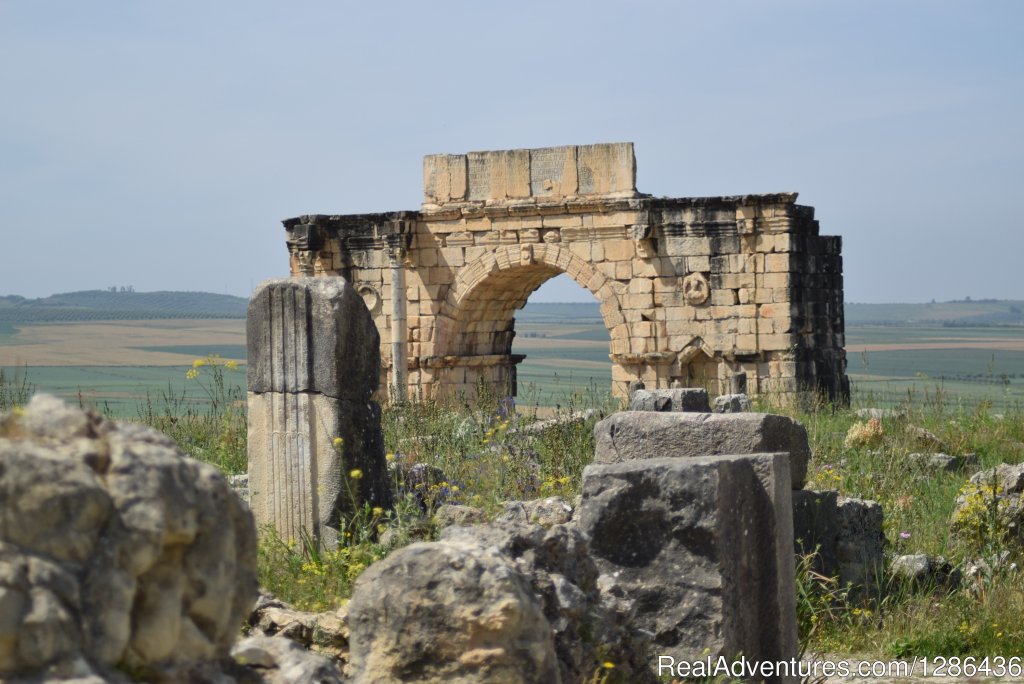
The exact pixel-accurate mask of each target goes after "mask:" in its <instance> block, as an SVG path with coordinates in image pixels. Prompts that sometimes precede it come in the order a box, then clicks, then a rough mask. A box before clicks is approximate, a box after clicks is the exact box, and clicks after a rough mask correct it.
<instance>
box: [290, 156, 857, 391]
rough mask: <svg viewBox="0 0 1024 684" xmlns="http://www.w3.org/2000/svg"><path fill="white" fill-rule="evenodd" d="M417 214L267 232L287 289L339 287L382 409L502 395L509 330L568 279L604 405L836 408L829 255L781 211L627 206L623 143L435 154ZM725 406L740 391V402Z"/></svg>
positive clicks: (645, 202)
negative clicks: (605, 352) (648, 395)
mask: <svg viewBox="0 0 1024 684" xmlns="http://www.w3.org/2000/svg"><path fill="white" fill-rule="evenodd" d="M423 178H424V198H423V205H422V206H421V207H420V209H419V211H396V212H387V213H379V214H358V215H323V214H317V215H307V216H299V217H297V218H291V219H288V220H286V221H284V226H285V228H286V230H287V243H288V250H289V254H290V259H291V272H292V274H293V275H306V276H321V275H340V276H343V277H344V278H345V279H346V280H348V281H349V282H351V283H352V285H353V287H355V289H356V290H357V291H358V293H359V295H360V296H361V297H362V299H363V301H364V302H365V303H366V306H367V307H368V308H369V310H370V312H371V313H372V315H373V320H374V322H375V323H376V325H377V329H378V330H379V331H380V349H381V352H382V356H383V359H384V364H383V368H382V372H381V386H382V387H390V388H391V391H392V392H394V393H395V394H397V395H398V396H399V397H404V396H413V397H420V398H431V397H443V396H451V395H453V394H457V393H460V392H464V393H465V394H467V395H469V396H471V395H473V394H474V392H475V391H476V389H477V387H478V386H479V385H481V384H483V385H486V386H489V387H490V388H492V389H493V390H494V391H495V392H498V393H508V392H511V393H514V392H515V381H516V364H517V363H519V362H520V361H521V360H522V357H521V356H517V355H514V354H512V340H513V337H514V335H515V330H514V324H515V320H514V315H515V312H516V310H517V309H519V308H520V307H522V306H523V305H524V304H525V302H526V299H527V297H529V295H530V294H531V293H532V292H533V291H534V290H536V289H537V288H538V287H539V286H540V285H541V284H542V283H544V282H545V281H546V280H548V279H550V278H552V277H554V276H556V275H558V274H560V273H567V274H568V275H569V276H570V277H571V278H572V279H573V280H575V281H576V282H577V283H579V284H580V285H581V286H582V287H584V288H586V289H587V290H588V291H589V292H590V293H591V294H593V295H594V297H595V298H596V299H597V300H598V301H599V302H600V303H601V315H602V317H603V319H604V323H605V326H606V327H607V329H608V332H609V335H610V338H611V343H610V349H609V351H610V358H611V362H612V380H613V388H612V389H613V391H614V392H615V393H616V394H619V395H625V394H626V392H627V388H628V386H629V384H630V382H637V381H642V382H643V383H644V384H645V386H646V387H647V388H649V389H656V388H667V387H673V386H683V387H693V386H703V387H706V388H707V389H709V390H710V391H711V392H712V394H722V393H725V392H727V391H729V387H730V384H731V382H733V380H732V379H733V378H734V377H735V376H736V375H737V374H739V375H742V376H744V380H745V386H746V388H748V390H749V392H750V393H751V394H760V393H772V394H775V395H778V396H780V397H783V398H794V397H797V396H798V395H800V393H802V392H813V393H818V394H821V395H824V396H826V397H828V398H829V399H838V400H843V399H845V398H846V397H847V396H848V394H849V382H848V380H847V377H846V374H845V370H846V358H845V352H844V350H843V345H844V339H843V336H844V328H843V287H842V258H841V256H840V245H841V243H840V238H839V237H832V236H823V235H819V232H818V222H817V221H816V220H815V218H814V209H813V208H812V207H808V206H801V205H798V204H796V194H795V193H781V194H766V195H744V196H731V197H699V198H675V199H669V198H657V197H651V196H650V195H645V194H642V193H640V192H637V189H636V160H635V158H634V155H633V145H632V144H631V143H619V144H603V145H579V146H566V147H552V148H544V149H533V150H505V151H496V152H470V153H468V154H454V155H452V154H439V155H432V156H428V157H426V158H425V159H424V162H423ZM741 391H742V390H741Z"/></svg>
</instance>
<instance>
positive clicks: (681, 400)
mask: <svg viewBox="0 0 1024 684" xmlns="http://www.w3.org/2000/svg"><path fill="white" fill-rule="evenodd" d="M629 410H630V411H661V412H665V413H672V412H689V413H711V404H710V403H708V391H707V390H706V389H703V388H701V387H684V388H679V389H653V390H648V389H641V390H636V391H635V392H633V394H632V395H631V396H630V397H629Z"/></svg>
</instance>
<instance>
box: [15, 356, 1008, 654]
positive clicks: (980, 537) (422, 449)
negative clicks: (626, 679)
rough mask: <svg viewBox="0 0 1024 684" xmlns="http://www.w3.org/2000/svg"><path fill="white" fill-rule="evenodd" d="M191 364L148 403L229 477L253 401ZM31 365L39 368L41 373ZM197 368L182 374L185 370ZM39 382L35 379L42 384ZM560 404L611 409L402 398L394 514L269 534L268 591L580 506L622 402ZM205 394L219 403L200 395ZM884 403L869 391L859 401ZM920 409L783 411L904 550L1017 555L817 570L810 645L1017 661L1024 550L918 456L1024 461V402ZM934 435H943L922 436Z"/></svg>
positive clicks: (347, 585)
mask: <svg viewBox="0 0 1024 684" xmlns="http://www.w3.org/2000/svg"><path fill="white" fill-rule="evenodd" d="M197 363H198V364H199V365H197V366H195V367H189V370H190V371H195V374H194V377H192V378H190V379H184V380H183V382H184V383H185V385H186V386H188V385H191V386H192V387H193V395H192V396H191V397H189V398H185V397H183V396H182V395H181V393H180V392H179V391H177V390H174V391H171V390H169V391H167V392H162V393H159V394H157V395H155V396H153V397H152V398H150V399H148V401H147V402H146V403H145V409H144V410H141V411H139V415H138V416H137V417H138V419H141V420H142V421H144V422H147V423H149V424H151V425H153V426H154V427H157V428H158V429H161V430H163V431H165V432H167V433H168V434H170V435H171V436H172V437H173V438H174V439H176V440H177V441H178V442H179V444H181V445H182V447H183V449H185V450H186V451H187V452H188V453H190V454H191V455H193V456H195V457H196V458H200V459H202V460H205V461H209V462H211V463H214V464H215V465H217V466H218V467H219V468H221V469H222V470H224V471H225V472H228V473H233V472H242V471H244V469H245V420H244V401H243V399H244V396H243V395H242V394H240V393H239V389H238V387H239V386H238V385H236V384H234V382H233V381H234V380H236V379H238V375H236V371H235V370H233V369H232V367H231V366H229V362H227V361H223V360H221V359H219V358H218V357H215V356H214V357H207V358H206V359H202V360H200V362H197ZM29 372H32V373H34V372H35V369H30V370H29ZM177 372H178V373H180V374H182V376H184V371H183V370H182V369H180V368H179V369H178V370H177ZM33 381H34V380H33ZM31 391H32V384H31V383H29V381H28V377H27V376H26V371H25V369H21V370H20V371H19V370H17V369H15V371H12V370H10V369H7V370H6V371H5V372H4V374H3V375H2V376H0V408H5V409H6V408H10V407H11V406H14V405H17V404H20V403H24V401H25V400H26V399H27V397H28V395H29V394H30V393H31ZM561 392H562V394H561V395H560V396H559V398H558V399H557V403H559V404H560V408H559V409H558V412H559V413H561V414H562V415H563V416H566V417H567V416H569V415H573V414H577V413H578V412H580V411H581V410H582V409H585V408H593V409H597V412H598V413H597V415H593V416H591V417H589V418H586V419H579V420H567V421H566V422H564V423H562V424H560V425H559V426H558V427H557V428H555V429H551V430H547V431H541V432H533V431H530V430H529V429H526V426H527V425H528V424H529V423H530V422H531V420H532V419H533V418H534V417H536V416H537V415H538V413H540V408H541V406H542V405H543V404H542V403H541V402H540V401H534V402H530V401H526V402H521V403H520V406H519V407H518V410H517V411H516V412H511V411H509V407H508V406H507V405H505V404H503V402H501V401H498V398H495V397H492V398H491V399H490V400H484V401H482V402H480V403H475V404H473V405H466V404H465V403H464V402H459V401H454V402H449V403H447V404H442V403H408V404H403V405H398V406H390V407H387V408H386V409H385V411H384V415H383V428H384V433H385V443H386V449H387V451H388V454H389V461H390V463H392V464H393V466H392V467H393V468H394V470H393V472H394V473H395V482H394V486H395V488H396V490H397V491H398V502H399V503H398V505H397V506H396V508H395V509H394V510H393V511H380V510H372V509H362V510H360V511H357V512H356V513H355V514H353V515H351V516H350V518H349V519H347V520H345V521H344V530H345V532H346V533H347V534H345V535H344V536H343V543H342V545H341V546H340V547H339V548H338V549H337V550H336V551H331V552H329V553H328V552H322V551H320V550H318V549H316V548H314V547H313V546H312V545H310V544H309V543H308V542H307V540H303V539H298V540H280V539H277V538H276V537H275V536H274V535H273V534H271V533H269V532H268V531H266V530H264V531H263V534H262V541H261V545H260V561H259V562H260V577H261V583H262V584H263V586H264V587H265V588H267V589H270V590H271V591H274V592H275V593H276V594H278V595H279V596H280V597H281V598H282V599H284V600H285V601H288V602H290V603H292V604H294V605H296V606H297V607H299V608H303V609H308V610H327V609H330V608H331V607H333V606H336V605H339V604H340V603H342V602H344V601H345V600H346V599H347V597H348V596H349V595H350V593H351V590H352V584H353V582H354V581H355V579H356V578H357V577H358V575H359V573H361V572H362V571H363V570H364V569H365V568H366V567H367V566H368V565H369V564H370V563H372V562H374V561H375V560H377V559H379V558H382V557H384V556H385V555H386V554H388V553H390V552H391V551H392V550H394V549H395V548H398V547H400V546H402V545H404V544H407V543H409V542H411V541H415V540H421V539H432V538H434V537H435V536H436V532H437V530H436V528H435V524H434V520H433V513H434V512H435V511H436V509H437V507H438V506H439V505H441V504H442V503H445V502H452V503H463V504H470V505H474V506H477V507H479V508H481V509H483V510H484V511H485V513H486V514H488V515H494V514H496V513H497V512H498V511H499V510H501V505H502V502H503V501H505V500H508V499H524V498H536V497H543V496H549V495H560V496H564V497H565V498H567V499H569V500H572V499H573V498H574V497H575V496H576V495H577V494H578V492H579V488H580V474H581V472H582V469H583V467H584V466H585V465H586V464H587V463H588V462H589V460H590V459H591V456H592V453H593V437H592V434H593V433H592V427H593V423H594V422H595V421H596V420H597V419H598V417H599V415H600V414H601V412H607V411H609V410H611V409H613V408H615V406H614V405H613V404H611V403H609V402H607V400H606V398H605V397H603V396H602V395H601V393H600V392H596V391H595V392H592V393H590V394H587V393H581V392H578V391H574V390H573V389H572V388H571V387H569V386H565V387H563V388H562V390H561ZM196 394H201V395H202V396H203V397H204V398H205V401H204V402H197V401H196V399H195V395H196ZM875 400H877V397H872V396H871V395H870V394H865V393H862V392H861V393H856V394H855V401H856V402H857V406H863V405H864V404H865V403H871V402H874V401H875ZM898 403H899V404H900V406H899V407H900V409H901V411H902V412H903V415H904V416H905V417H885V418H882V419H881V420H880V423H879V427H880V430H879V431H876V433H875V434H874V436H873V437H872V438H871V439H866V440H864V441H863V442H861V443H854V442H852V441H848V439H847V437H848V435H849V434H850V433H851V429H853V428H854V427H855V426H856V425H858V424H862V423H864V420H863V419H860V418H858V417H857V416H856V414H855V413H854V412H853V411H852V410H850V409H846V408H838V407H833V406H828V405H822V406H818V407H816V408H815V409H814V410H809V411H798V410H795V409H792V410H791V409H778V410H779V411H782V412H787V413H789V414H790V415H793V416H794V417H795V418H797V419H798V420H800V421H801V422H802V423H803V424H804V425H805V426H806V427H807V430H808V435H809V438H810V441H811V447H812V453H813V456H812V459H811V463H810V468H809V481H810V483H809V486H811V487H815V488H821V489H836V490H838V491H839V492H840V494H842V495H844V496H852V497H858V498H866V499H872V500H875V501H878V502H879V503H880V504H881V505H882V507H883V509H884V511H885V533H886V536H887V538H888V539H889V540H890V544H891V547H890V550H891V551H892V552H896V553H928V554H931V555H943V556H944V557H945V558H947V559H948V560H949V562H950V563H951V564H952V565H953V566H956V567H958V568H959V569H960V570H961V571H966V570H967V568H968V566H969V565H970V564H971V563H972V562H974V561H975V559H978V558H992V557H993V556H997V555H998V554H1001V553H1004V552H1009V553H1010V557H1009V558H1007V559H1006V560H1005V561H1004V562H1003V563H1002V564H1001V565H999V566H998V567H997V569H996V570H995V571H993V572H991V573H988V574H985V573H982V574H980V575H978V576H977V577H973V578H969V579H968V580H966V581H965V583H964V584H963V585H962V586H961V587H960V588H958V589H955V590H952V591H951V590H949V589H945V588H943V587H940V586H932V587H915V586H908V585H906V584H904V583H901V582H899V581H897V580H895V579H893V578H891V577H890V576H889V575H888V574H886V575H885V577H886V579H885V581H883V582H882V583H881V586H879V587H878V588H877V589H876V590H874V591H872V592H870V593H864V592H861V593H859V594H856V595H855V594H853V593H851V592H848V591H847V590H846V588H844V587H839V586H837V585H836V582H835V581H834V580H832V579H831V578H823V577H818V576H815V575H814V574H813V573H811V572H810V571H809V569H808V568H809V564H807V563H804V564H802V568H803V570H802V571H801V572H800V573H799V577H798V587H799V616H800V626H801V639H802V642H803V643H804V644H805V645H806V646H807V647H808V648H809V649H811V650H814V651H822V652H839V653H843V654H858V655H870V656H877V657H887V658H889V657H910V656H915V655H919V656H932V657H934V656H946V657H949V656H954V655H961V656H966V655H974V656H979V657H981V656H985V655H1012V654H1016V653H1021V652H1024V623H1022V622H1021V621H1020V618H1019V616H1020V614H1021V612H1022V611H1024V581H1022V579H1021V576H1020V575H1019V574H1018V573H1017V572H1015V571H1013V570H1011V566H1010V563H1011V562H1016V563H1018V564H1020V563H1021V562H1022V561H1024V559H1022V558H1021V553H1020V550H1019V549H1017V548H1016V547H1012V546H1010V545H1009V544H1008V543H1007V542H1006V541H1005V540H1004V539H1002V538H1001V537H1000V536H999V535H997V534H991V533H989V532H990V530H988V531H986V530H987V528H985V527H984V518H982V519H981V520H982V523H981V525H980V527H978V528H977V530H976V533H975V534H968V535H966V537H964V538H954V537H951V535H950V528H951V523H950V519H951V514H952V511H953V506H954V502H955V500H956V497H957V496H958V494H960V493H961V492H962V491H964V487H965V485H966V482H967V478H968V477H969V476H970V474H971V471H967V472H963V473H934V472H928V471H926V470H924V469H923V468H922V467H920V466H917V465H914V464H912V463H911V461H910V460H909V459H908V454H910V453H912V452H915V451H929V450H941V451H944V452H946V453H949V454H960V455H962V454H966V453H975V454H977V456H978V459H979V462H980V467H982V468H987V467H991V466H994V465H996V464H998V463H1003V462H1008V463H1020V462H1024V408H1022V404H1021V402H1019V401H1015V400H1013V399H1012V398H1007V397H1006V395H1005V394H1004V393H1001V392H1000V391H998V390H996V391H994V392H993V391H992V390H991V388H990V394H989V396H988V397H986V398H978V397H974V398H971V397H968V398H965V397H963V396H955V395H953V394H951V393H950V392H949V391H948V390H947V389H945V388H943V387H941V386H939V387H934V388H932V389H931V390H926V391H923V392H909V393H906V394H904V395H902V396H901V397H900V398H899V399H898ZM919 429H924V430H927V431H928V432H929V433H931V434H933V435H934V437H935V438H936V439H937V440H938V441H939V442H940V443H941V445H940V446H939V447H936V446H934V445H932V446H925V445H923V444H922V443H921V439H922V437H921V433H920V430H919ZM414 464H424V465H426V466H433V467H436V468H438V469H440V471H441V472H442V473H443V476H439V477H437V478H435V479H433V480H429V481H427V482H424V483H421V485H420V487H419V488H416V487H413V486H407V485H406V483H403V482H402V481H401V478H400V477H399V475H398V473H400V472H401V470H400V469H399V468H398V465H404V466H405V467H409V466H411V465H414Z"/></svg>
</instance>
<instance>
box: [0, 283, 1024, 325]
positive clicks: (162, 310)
mask: <svg viewBox="0 0 1024 684" xmlns="http://www.w3.org/2000/svg"><path fill="white" fill-rule="evenodd" d="M247 304H248V300H246V299H245V298H244V297H235V296H232V295H221V294H213V293H210V292H111V291H109V290H86V291H84V292H66V293H63V294H55V295H52V296H50V297H44V298H40V299H26V298H25V297H19V296H17V295H8V296H6V297H0V327H5V324H6V325H8V326H9V325H10V324H12V323H37V322H50V321H52V322H71V321H96V320H138V319H152V318H245V311H246V306H247ZM516 319H517V320H519V321H522V322H524V323H544V322H546V321H552V322H555V321H557V322H559V323H574V324H588V323H594V322H601V311H600V307H599V306H598V303H597V302H574V303H534V302H527V304H526V306H525V307H523V309H522V310H520V311H517V312H516ZM846 324H847V325H848V326H855V325H884V326H899V325H917V326H920V325H939V326H949V327H961V326H964V327H970V326H1024V301H1021V300H996V299H982V300H961V301H953V302H932V303H926V304H858V303H851V302H848V303H847V304H846Z"/></svg>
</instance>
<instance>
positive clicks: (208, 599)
mask: <svg viewBox="0 0 1024 684" xmlns="http://www.w3.org/2000/svg"><path fill="white" fill-rule="evenodd" d="M0 464H2V467H0V681H4V682H15V681H17V682H30V681H31V682H42V681H47V682H49V681H58V680H59V681H71V680H72V679H73V680H75V681H79V682H122V681H128V680H127V679H126V678H122V675H120V674H119V673H118V672H117V671H116V670H115V669H114V668H115V667H117V666H120V667H123V668H125V669H135V668H138V669H139V670H142V669H149V668H151V667H152V668H153V669H155V670H157V672H154V674H153V676H154V678H155V679H156V680H159V681H196V680H195V679H193V678H192V677H189V676H188V675H187V674H185V672H186V671H187V670H188V669H189V668H190V667H191V666H192V665H194V664H196V663H201V662H203V661H209V660H213V659H217V658H224V657H226V656H227V654H228V650H229V648H230V646H231V643H232V642H233V641H234V640H235V638H236V636H237V634H238V631H239V629H240V628H241V626H242V624H243V622H244V619H245V616H246V615H248V613H249V611H250V609H251V607H252V604H253V601H254V600H255V598H256V593H257V591H256V590H257V578H256V527H255V525H254V524H253V518H252V515H251V513H250V512H249V510H248V509H247V508H246V506H245V505H244V504H243V503H242V501H241V500H239V498H238V497H237V496H235V494H234V493H233V492H232V491H231V488H230V487H229V485H228V482H227V480H226V478H225V477H224V475H223V474H222V473H221V472H220V471H218V470H217V469H216V468H214V467H213V466H211V465H209V464H206V463H200V462H198V461H194V460H192V459H190V458H187V457H186V456H185V455H184V454H183V453H182V452H181V450H180V449H178V447H177V446H176V445H175V443H174V441H173V440H171V439H170V438H169V437H167V436H165V435H163V434H160V433H159V432H157V431H155V430H152V429H150V428H147V427H145V426H142V425H139V424H136V423H130V422H125V423H115V422H113V421H109V420H107V419H104V418H101V417H99V416H97V415H95V414H91V413H86V412H84V411H82V410H81V409H79V408H78V407H71V406H68V405H66V404H64V403H63V402H62V401H60V400H59V399H57V398H56V397H52V396H47V395H36V396H35V397H33V398H32V400H31V401H30V402H29V403H28V405H27V406H25V409H24V411H22V412H19V413H17V414H15V413H11V414H6V415H0ZM63 675H66V677H65V676H63ZM158 675H160V676H158ZM151 681H152V680H151Z"/></svg>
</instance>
